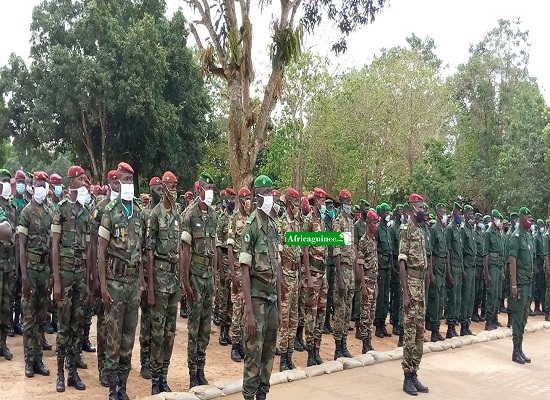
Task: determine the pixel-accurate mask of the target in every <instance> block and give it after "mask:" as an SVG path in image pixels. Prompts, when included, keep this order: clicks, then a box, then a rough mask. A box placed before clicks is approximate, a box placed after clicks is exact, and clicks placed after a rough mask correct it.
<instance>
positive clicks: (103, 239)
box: [97, 212, 112, 312]
mask: <svg viewBox="0 0 550 400" xmlns="http://www.w3.org/2000/svg"><path fill="white" fill-rule="evenodd" d="M98 236H99V239H98V249H97V261H98V268H99V284H100V287H101V297H102V298H103V303H104V305H105V309H106V310H107V312H108V311H109V309H110V307H111V302H112V299H111V295H110V294H109V292H108V291H107V265H106V261H105V260H106V255H107V246H108V244H109V240H111V217H110V213H108V212H104V213H103V216H102V218H101V225H100V226H99V230H98Z"/></svg>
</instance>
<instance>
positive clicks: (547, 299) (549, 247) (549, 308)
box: [543, 220, 550, 321]
mask: <svg viewBox="0 0 550 400" xmlns="http://www.w3.org/2000/svg"><path fill="white" fill-rule="evenodd" d="M549 222H550V220H546V225H547V226H548V223H549ZM543 245H544V246H543V251H544V257H545V258H548V254H549V253H550V230H546V232H545V233H544V236H543ZM547 272H548V271H547V270H546V266H545V270H544V273H545V279H546V282H545V295H544V312H545V317H544V319H545V320H546V321H550V276H548V274H547Z"/></svg>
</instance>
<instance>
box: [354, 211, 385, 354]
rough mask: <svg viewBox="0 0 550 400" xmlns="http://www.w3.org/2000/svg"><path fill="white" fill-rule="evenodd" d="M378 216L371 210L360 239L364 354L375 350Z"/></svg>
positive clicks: (360, 327)
mask: <svg viewBox="0 0 550 400" xmlns="http://www.w3.org/2000/svg"><path fill="white" fill-rule="evenodd" d="M378 219H379V217H378V214H377V213H376V212H375V211H374V210H369V211H368V212H367V216H366V221H365V222H366V225H367V228H366V229H365V233H364V234H363V236H361V238H360V239H359V244H358V245H357V247H358V252H359V254H361V256H357V258H361V259H362V261H361V262H360V261H359V260H358V261H357V267H356V277H357V281H358V282H359V287H360V288H361V320H360V322H359V329H360V333H361V340H362V341H363V347H362V349H361V352H362V353H363V354H365V353H367V352H368V351H371V350H374V348H373V347H372V343H371V340H372V324H373V322H374V315H375V311H376V298H377V297H378V254H377V244H376V238H375V236H374V235H375V233H376V230H377V229H378Z"/></svg>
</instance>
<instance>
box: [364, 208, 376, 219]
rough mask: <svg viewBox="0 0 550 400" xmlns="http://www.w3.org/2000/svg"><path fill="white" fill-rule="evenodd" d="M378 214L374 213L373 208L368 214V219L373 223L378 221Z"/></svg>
mask: <svg viewBox="0 0 550 400" xmlns="http://www.w3.org/2000/svg"><path fill="white" fill-rule="evenodd" d="M378 218H379V217H378V214H377V213H376V211H374V210H373V209H372V208H370V209H369V211H368V212H367V219H371V220H373V221H378Z"/></svg>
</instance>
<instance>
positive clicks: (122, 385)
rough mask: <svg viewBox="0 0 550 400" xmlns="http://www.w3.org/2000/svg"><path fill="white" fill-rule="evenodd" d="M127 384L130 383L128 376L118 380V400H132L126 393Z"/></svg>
mask: <svg viewBox="0 0 550 400" xmlns="http://www.w3.org/2000/svg"><path fill="white" fill-rule="evenodd" d="M126 382H128V375H126V376H121V377H120V378H119V379H118V387H117V390H118V395H117V396H118V400H130V398H129V397H128V393H126Z"/></svg>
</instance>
